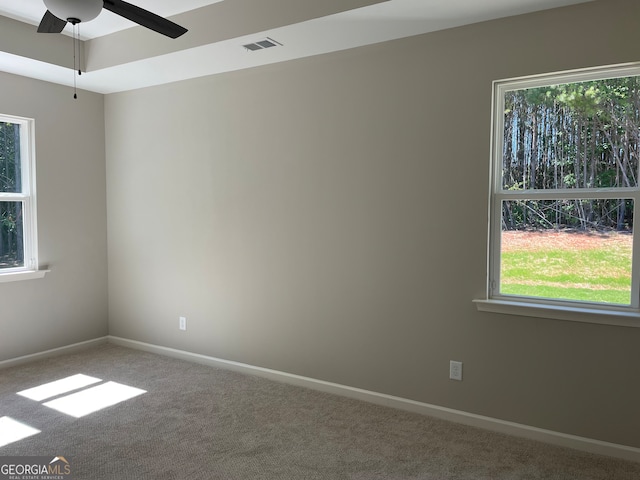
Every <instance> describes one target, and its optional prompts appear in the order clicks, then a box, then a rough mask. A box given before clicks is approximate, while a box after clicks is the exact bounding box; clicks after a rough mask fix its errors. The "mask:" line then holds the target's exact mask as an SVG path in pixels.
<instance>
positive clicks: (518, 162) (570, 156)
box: [502, 76, 640, 231]
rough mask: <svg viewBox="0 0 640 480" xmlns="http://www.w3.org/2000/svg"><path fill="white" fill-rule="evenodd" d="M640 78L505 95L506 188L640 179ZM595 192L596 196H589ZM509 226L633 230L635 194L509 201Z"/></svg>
mask: <svg viewBox="0 0 640 480" xmlns="http://www.w3.org/2000/svg"><path fill="white" fill-rule="evenodd" d="M639 128H640V77H638V76H633V77H624V78H614V79H606V80H595V81H586V82H581V83H570V84H563V85H553V86H546V87H538V88H529V89H521V90H514V91H508V92H506V94H505V112H504V143H503V172H502V173H503V174H502V178H503V188H504V189H505V190H512V191H517V190H529V189H534V190H542V189H544V190H551V189H553V190H557V189H572V190H573V189H583V188H589V189H591V188H612V187H613V188H617V187H637V186H638V159H639V157H640V130H639ZM586 197H588V195H587V196H586ZM502 210H503V219H502V224H503V229H505V230H521V229H539V228H544V229H548V228H579V229H598V230H618V231H626V230H631V229H632V227H633V201H631V200H630V199H625V198H624V194H621V195H620V198H617V199H588V198H585V199H580V200H575V199H574V200H568V199H561V197H560V195H559V196H558V198H557V199H556V200H544V201H539V200H526V201H525V200H512V201H507V202H503V207H502Z"/></svg>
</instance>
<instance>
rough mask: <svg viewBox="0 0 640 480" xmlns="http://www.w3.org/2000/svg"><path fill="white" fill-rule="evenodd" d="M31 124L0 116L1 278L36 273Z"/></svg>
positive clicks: (18, 119) (31, 122)
mask: <svg viewBox="0 0 640 480" xmlns="http://www.w3.org/2000/svg"><path fill="white" fill-rule="evenodd" d="M33 154H34V152H33V121H32V120H29V119H25V118H17V117H9V116H5V115H0V277H3V276H4V277H5V278H6V277H7V274H15V273H22V272H29V271H37V270H38V257H37V245H36V238H37V237H36V210H35V178H34V174H35V172H34V166H35V162H34V155H33Z"/></svg>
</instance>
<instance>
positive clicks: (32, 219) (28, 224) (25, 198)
mask: <svg viewBox="0 0 640 480" xmlns="http://www.w3.org/2000/svg"><path fill="white" fill-rule="evenodd" d="M0 122H4V123H13V124H18V125H20V163H21V165H20V169H21V170H20V182H21V192H15V193H14V192H0V201H3V202H20V203H22V226H23V239H22V241H23V252H24V265H23V266H20V267H9V268H2V269H0V283H2V282H10V281H16V280H28V279H32V278H41V277H43V276H44V275H45V273H47V272H48V270H41V269H40V266H39V260H38V231H37V212H36V160H35V121H34V119H32V118H25V117H19V116H15V115H5V114H0Z"/></svg>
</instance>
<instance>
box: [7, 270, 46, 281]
mask: <svg viewBox="0 0 640 480" xmlns="http://www.w3.org/2000/svg"><path fill="white" fill-rule="evenodd" d="M50 271H51V270H24V271H21V272H7V273H0V283H5V282H18V281H20V280H34V279H36V278H43V277H44V276H45V275H46V274H47V273H49V272H50Z"/></svg>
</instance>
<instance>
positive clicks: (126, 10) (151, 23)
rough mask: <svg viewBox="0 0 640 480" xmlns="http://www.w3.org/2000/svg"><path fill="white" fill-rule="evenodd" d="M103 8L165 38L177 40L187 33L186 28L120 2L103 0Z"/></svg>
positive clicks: (117, 0) (119, 0)
mask: <svg viewBox="0 0 640 480" xmlns="http://www.w3.org/2000/svg"><path fill="white" fill-rule="evenodd" d="M104 8H106V9H107V10H110V11H112V12H113V13H115V14H118V15H120V16H121V17H124V18H127V19H129V20H131V21H132V22H135V23H137V24H138V25H142V26H143V27H147V28H150V29H151V30H153V31H155V32H158V33H161V34H163V35H166V36H167V37H171V38H178V37H179V36H180V35H182V34H183V33H186V32H187V29H186V28H184V27H181V26H180V25H178V24H177V23H173V22H172V21H170V20H167V19H166V18H162V17H161V16H159V15H156V14H155V13H151V12H149V11H148V10H145V9H143V8H140V7H136V6H135V5H131V4H130V3H127V2H123V1H122V0H104Z"/></svg>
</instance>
